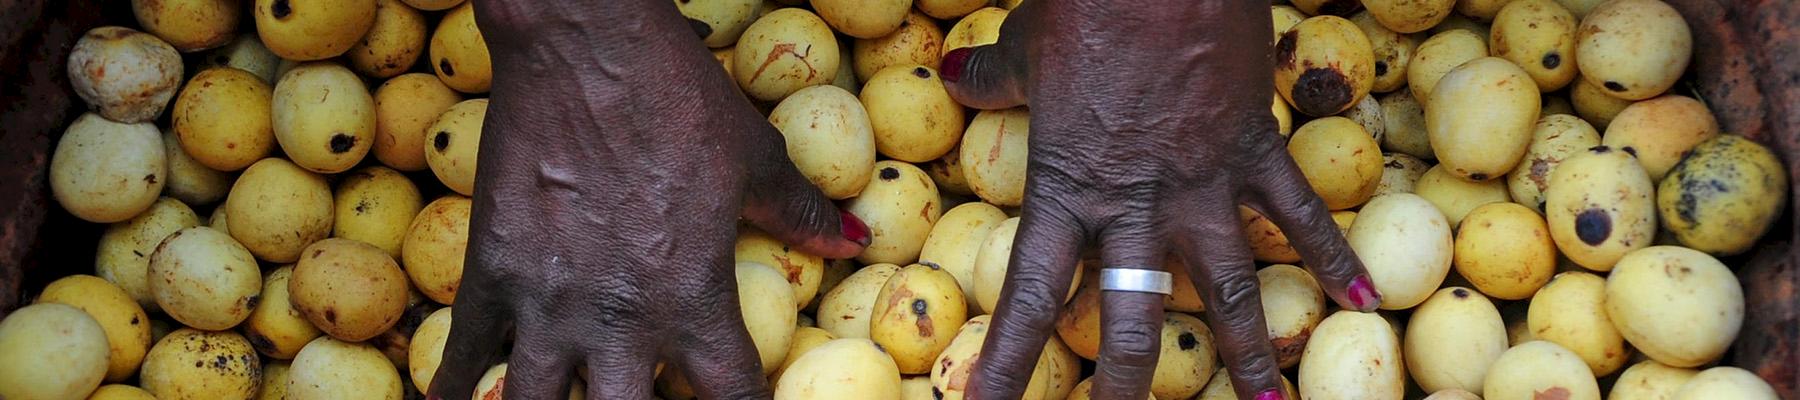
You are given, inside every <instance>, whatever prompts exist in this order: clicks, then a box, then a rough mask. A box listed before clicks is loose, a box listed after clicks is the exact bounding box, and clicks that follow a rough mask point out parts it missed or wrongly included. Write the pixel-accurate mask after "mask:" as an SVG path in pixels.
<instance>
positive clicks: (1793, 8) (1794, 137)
mask: <svg viewBox="0 0 1800 400" xmlns="http://www.w3.org/2000/svg"><path fill="white" fill-rule="evenodd" d="M1667 1H1668V2H1669V3H1670V4H1671V5H1674V6H1675V8H1677V9H1680V10H1681V13H1682V15H1684V16H1685V17H1686V18H1687V22H1688V26H1689V27H1691V28H1692V29H1693V31H1694V43H1695V45H1694V70H1695V75H1696V76H1695V77H1694V78H1695V79H1694V83H1695V86H1696V88H1695V89H1696V90H1697V91H1698V92H1699V93H1700V95H1701V97H1702V98H1704V99H1705V100H1706V102H1707V104H1708V105H1710V106H1711V107H1712V110H1713V112H1714V113H1716V114H1718V117H1719V123H1720V124H1721V125H1722V126H1723V127H1724V129H1725V130H1726V131H1728V132H1733V133H1740V134H1743V135H1745V136H1749V137H1751V138H1755V139H1757V140H1758V141H1761V142H1763V143H1765V144H1769V145H1771V146H1773V147H1774V148H1775V150H1776V152H1777V153H1779V154H1780V155H1781V157H1782V159H1783V160H1784V161H1785V162H1786V163H1787V166H1788V176H1789V177H1800V2H1795V1H1793V0H1667ZM1789 181H1790V182H1793V181H1795V180H1794V179H1789ZM1790 187H1791V188H1795V189H1800V186H1790ZM1792 198H1793V197H1790V199H1792ZM1797 205H1800V204H1795V203H1794V202H1792V201H1790V202H1789V207H1790V208H1789V212H1788V215H1789V216H1788V221H1789V222H1788V223H1787V224H1785V225H1784V227H1782V228H1777V229H1782V230H1785V232H1771V233H1770V234H1769V237H1770V238H1769V239H1765V243H1764V245H1763V246H1762V248H1760V249H1758V250H1757V251H1758V253H1757V254H1756V255H1755V256H1753V257H1752V258H1751V259H1750V260H1749V261H1748V262H1746V263H1745V264H1744V265H1742V266H1740V267H1738V279H1739V280H1740V281H1741V282H1743V284H1744V291H1745V293H1744V295H1745V302H1746V303H1748V309H1747V312H1746V313H1745V315H1746V318H1745V321H1744V330H1743V333H1741V334H1740V335H1739V337H1738V342H1737V343H1736V344H1735V345H1734V346H1733V349H1732V355H1731V359H1730V360H1727V362H1728V363H1729V364H1732V365H1737V366H1741V367H1744V368H1747V369H1750V370H1752V371H1755V372H1756V373H1757V374H1758V375H1762V377H1763V379H1766V380H1768V381H1769V383H1771V384H1773V385H1774V386H1775V389H1776V391H1778V392H1780V393H1781V396H1782V397H1783V398H1790V399H1792V398H1796V396H1800V369H1796V364H1800V352H1796V348H1795V346H1796V345H1797V343H1800V291H1797V289H1800V287H1797V286H1796V285H1797V284H1800V274H1797V273H1796V271H1795V266H1796V265H1800V252H1795V251H1793V250H1792V248H1791V247H1790V246H1789V245H1788V241H1789V240H1792V239H1793V238H1795V237H1800V231H1797V230H1796V229H1800V224H1793V223H1792V222H1791V221H1792V218H1793V215H1794V214H1795V212H1794V210H1796V209H1800V208H1796V206H1797Z"/></svg>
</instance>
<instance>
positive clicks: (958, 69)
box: [938, 47, 975, 83]
mask: <svg viewBox="0 0 1800 400" xmlns="http://www.w3.org/2000/svg"><path fill="white" fill-rule="evenodd" d="M974 53H975V50H974V49H973V48H969V47H959V48H957V49H956V50H950V52H949V53H944V59H943V62H942V64H940V65H941V67H942V69H940V70H938V75H939V76H942V77H943V78H944V82H949V83H956V82H958V81H961V80H962V74H963V69H964V68H965V67H967V66H968V63H969V55H971V54H974Z"/></svg>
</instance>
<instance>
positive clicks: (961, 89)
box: [938, 4, 1032, 110]
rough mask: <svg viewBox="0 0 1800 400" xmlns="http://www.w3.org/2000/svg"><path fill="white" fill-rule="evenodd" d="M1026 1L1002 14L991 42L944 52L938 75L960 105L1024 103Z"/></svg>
mask: <svg viewBox="0 0 1800 400" xmlns="http://www.w3.org/2000/svg"><path fill="white" fill-rule="evenodd" d="M1030 8H1031V7H1030V4H1026V5H1023V6H1020V7H1019V9H1015V10H1013V11H1012V12H1011V15H1009V16H1007V17H1006V22H1004V23H1002V25H1001V27H1000V39H999V40H998V41H997V42H995V43H994V44H987V45H980V46H974V47H963V48H957V49H954V50H950V52H949V53H944V60H943V63H942V65H941V68H939V71H938V75H940V76H942V77H943V79H944V89H945V90H947V91H949V92H950V97H951V98H954V99H956V102H958V103H962V105H965V106H969V107H974V108H979V109H984V110H997V109H1003V108H1012V107H1018V106H1021V105H1024V104H1025V100H1026V99H1025V94H1026V92H1027V91H1028V90H1027V89H1028V88H1027V87H1026V86H1027V85H1026V79H1025V77H1026V65H1027V64H1026V59H1025V53H1026V52H1025V51H1024V42H1025V41H1024V38H1025V37H1027V36H1029V35H1028V34H1027V33H1024V32H1022V31H1024V30H1026V29H1027V28H1030V27H1031V25H1032V24H1031V22H1030V21H1026V20H1028V19H1030V14H1031V13H1030Z"/></svg>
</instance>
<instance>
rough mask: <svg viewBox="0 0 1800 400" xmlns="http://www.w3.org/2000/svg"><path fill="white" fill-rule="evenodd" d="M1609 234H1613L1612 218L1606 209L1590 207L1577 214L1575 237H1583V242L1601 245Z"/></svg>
mask: <svg viewBox="0 0 1800 400" xmlns="http://www.w3.org/2000/svg"><path fill="white" fill-rule="evenodd" d="M1608 236H1612V218H1610V217H1608V216H1607V215H1606V210H1602V209H1598V208H1589V209H1587V210H1585V211H1582V212H1581V214H1576V215H1575V237H1578V238H1581V242H1582V243H1587V244H1588V245H1589V246H1599V245H1600V244H1601V243H1605V242H1606V237H1608Z"/></svg>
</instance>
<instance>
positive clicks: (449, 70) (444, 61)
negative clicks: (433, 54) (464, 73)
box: [438, 58, 456, 76]
mask: <svg viewBox="0 0 1800 400" xmlns="http://www.w3.org/2000/svg"><path fill="white" fill-rule="evenodd" d="M438 72H442V73H444V76H456V68H454V67H451V66H450V59H449V58H440V59H438Z"/></svg>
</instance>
